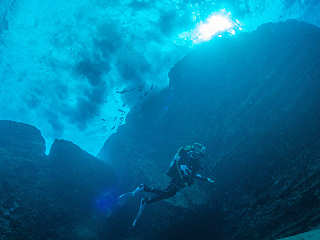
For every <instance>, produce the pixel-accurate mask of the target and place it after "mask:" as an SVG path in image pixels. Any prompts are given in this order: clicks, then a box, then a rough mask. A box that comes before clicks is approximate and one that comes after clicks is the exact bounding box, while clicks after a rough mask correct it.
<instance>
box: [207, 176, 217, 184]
mask: <svg viewBox="0 0 320 240" xmlns="http://www.w3.org/2000/svg"><path fill="white" fill-rule="evenodd" d="M207 181H208V182H209V183H215V182H216V181H215V180H213V179H211V178H209V177H208V178H207Z"/></svg>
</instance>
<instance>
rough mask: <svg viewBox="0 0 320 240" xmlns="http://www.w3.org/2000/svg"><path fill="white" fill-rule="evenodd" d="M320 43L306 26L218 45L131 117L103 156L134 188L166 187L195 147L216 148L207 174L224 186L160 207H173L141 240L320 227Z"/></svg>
mask: <svg viewBox="0 0 320 240" xmlns="http://www.w3.org/2000/svg"><path fill="white" fill-rule="evenodd" d="M319 41H320V29H318V28H316V27H314V26H311V25H308V24H304V23H299V22H296V21H289V22H285V23H279V24H266V25H263V26H261V27H260V28H259V29H258V30H256V31H255V32H253V33H244V34H241V35H239V36H237V37H236V38H232V39H217V40H214V41H212V42H210V43H208V44H204V45H202V46H200V47H199V48H197V49H195V50H194V51H192V53H191V54H189V55H188V56H186V57H185V58H184V59H183V60H182V61H180V62H179V63H178V64H177V65H176V66H175V67H174V68H173V69H172V71H171V72H170V74H169V77H170V87H169V88H168V89H166V90H164V91H162V92H160V93H158V94H154V95H153V96H151V97H150V98H149V99H148V100H147V101H146V102H145V103H144V104H142V106H139V107H137V108H136V109H134V110H133V111H132V112H131V113H130V114H129V116H128V119H127V124H126V125H124V126H123V127H122V128H121V129H120V130H119V132H118V133H117V134H115V135H114V136H112V137H111V138H110V139H109V140H108V141H107V142H106V143H105V146H104V148H103V149H102V151H101V153H100V157H101V158H103V159H104V160H106V161H108V162H110V163H111V164H112V165H113V167H114V169H115V170H116V172H117V174H118V175H119V176H120V178H121V180H122V187H123V188H124V189H132V188H133V187H134V186H135V185H137V184H139V183H141V182H145V183H149V184H153V185H155V186H164V185H165V184H166V182H167V180H168V179H167V178H166V176H165V174H164V172H165V171H166V169H167V166H168V164H169V162H170V159H171V157H172V156H173V155H174V153H175V151H176V150H177V148H178V147H179V146H181V145H183V144H189V143H190V142H194V141H198V142H202V143H204V144H206V145H207V146H208V149H209V156H208V158H207V159H205V160H204V164H205V166H206V168H205V170H204V174H205V175H212V176H214V177H215V178H216V180H217V184H216V185H215V186H214V187H212V186H209V185H206V184H199V185H196V186H194V187H193V188H191V189H189V190H187V191H184V192H183V193H180V194H179V195H178V196H177V197H176V198H175V199H173V200H172V201H171V202H163V203H160V204H158V205H154V206H152V207H151V206H150V208H151V209H157V208H158V209H162V208H163V207H164V206H166V205H167V206H171V208H170V209H169V210H168V211H167V212H166V214H167V217H165V214H164V213H163V212H162V211H161V214H160V216H157V215H154V214H153V215H152V214H151V211H153V210H150V212H149V213H146V214H145V215H144V216H143V218H142V220H141V222H142V223H141V225H140V227H141V229H140V230H141V231H143V229H145V228H146V227H147V226H146V225H145V224H144V222H148V224H149V228H152V229H153V231H152V230H150V231H152V232H153V235H149V236H148V237H145V238H143V237H144V236H143V234H142V235H139V236H140V237H141V239H148V238H149V239H151V238H150V236H152V239H161V237H159V236H163V234H164V235H165V236H166V237H167V239H194V238H195V237H199V238H202V239H205V238H207V237H208V236H214V237H215V239H229V240H230V239H237V240H242V239H246V240H249V239H260V240H263V239H266V240H267V239H276V238H280V237H285V236H288V235H291V234H295V233H299V232H302V231H306V230H308V229H310V228H312V227H314V226H316V225H318V224H320V218H319V217H318V216H319V213H320V195H319V191H318V189H319V186H320V165H319V158H320V151H319V149H320V148H319V147H320V146H319V144H320V112H319V103H320V94H319V92H320V82H319V78H320V48H319V47H318V45H319V44H318V43H319ZM181 208H182V209H185V212H183V213H182V212H179V209H181ZM154 211H156V210H154ZM178 212H179V214H180V216H181V214H183V216H184V217H181V219H182V220H181V221H178V220H176V219H171V218H170V216H177V215H178ZM193 213H197V214H193ZM195 216H197V217H196V218H195ZM194 219H196V221H194ZM190 223H192V224H190ZM159 225H161V226H162V228H161V227H160V228H161V229H160V230H159V231H158V228H157V227H156V226H159ZM181 226H185V227H181ZM186 229H187V230H186Z"/></svg>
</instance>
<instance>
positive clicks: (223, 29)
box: [182, 10, 242, 44]
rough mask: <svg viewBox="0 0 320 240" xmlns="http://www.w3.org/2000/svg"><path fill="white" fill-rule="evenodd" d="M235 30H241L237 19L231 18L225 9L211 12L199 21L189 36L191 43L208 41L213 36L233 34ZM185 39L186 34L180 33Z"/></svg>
mask: <svg viewBox="0 0 320 240" xmlns="http://www.w3.org/2000/svg"><path fill="white" fill-rule="evenodd" d="M236 30H240V31H241V30H242V29H241V27H240V22H239V20H233V19H232V17H231V13H230V12H226V11H225V10H222V11H219V12H215V13H213V14H211V15H210V16H209V17H208V18H207V19H206V20H205V21H201V22H200V23H199V24H198V25H197V27H196V28H195V29H194V30H193V31H192V32H191V33H190V32H189V34H190V35H189V34H188V35H189V36H190V37H191V40H192V42H193V43H195V44H196V43H201V42H205V41H210V40H211V39H212V38H213V37H215V36H217V37H222V36H223V34H224V33H228V34H230V35H235V34H236ZM182 36H183V37H184V38H185V39H187V38H186V35H185V34H184V35H182Z"/></svg>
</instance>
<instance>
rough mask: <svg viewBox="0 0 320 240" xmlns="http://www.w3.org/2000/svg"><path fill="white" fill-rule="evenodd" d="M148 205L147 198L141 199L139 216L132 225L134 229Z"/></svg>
mask: <svg viewBox="0 0 320 240" xmlns="http://www.w3.org/2000/svg"><path fill="white" fill-rule="evenodd" d="M146 204H147V202H146V200H145V198H141V201H140V206H139V211H138V214H137V216H136V218H135V219H134V221H133V223H132V227H133V228H135V226H136V224H137V222H138V220H139V218H140V217H141V215H142V212H143V210H144V209H145V207H146Z"/></svg>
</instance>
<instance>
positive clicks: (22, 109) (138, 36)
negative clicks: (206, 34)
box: [0, 0, 320, 154]
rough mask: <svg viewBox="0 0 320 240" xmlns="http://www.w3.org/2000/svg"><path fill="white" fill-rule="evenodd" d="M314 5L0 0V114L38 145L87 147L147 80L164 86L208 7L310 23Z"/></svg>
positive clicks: (254, 21)
mask: <svg viewBox="0 0 320 240" xmlns="http://www.w3.org/2000/svg"><path fill="white" fill-rule="evenodd" d="M319 9H320V5H319V3H318V2H317V1H313V0H309V1H307V0H306V1H300V0H299V1H298V0H297V1H293V0H292V1H289V0H287V1H280V0H279V1H271V0H270V1H268V0H265V1H255V2H253V1H227V0H225V1H222V2H215V1H184V0H177V1H147V0H139V1H138V0H121V1H120V0H115V1H103V0H90V1H89V0H88V1H85V0H82V1H68V2H65V1H55V2H54V3H52V2H51V1H36V0H32V1H31V0H28V1H14V0H2V1H1V3H0V34H1V40H0V53H1V54H0V57H1V60H0V79H1V82H2V84H1V88H0V98H1V99H0V100H1V101H0V104H1V106H0V107H1V109H2V111H1V112H0V118H1V119H10V120H16V121H22V122H26V123H30V124H32V125H35V126H37V127H38V128H39V129H41V131H42V133H43V135H44V137H45V138H46V140H47V151H48V150H49V147H50V145H51V143H52V142H53V140H54V139H55V138H64V139H68V140H71V141H73V142H75V143H77V144H78V145H80V146H81V147H82V148H84V149H85V150H87V151H88V152H90V153H92V154H97V153H98V152H99V150H100V148H101V147H102V145H103V143H104V141H105V140H106V139H107V138H108V136H110V134H112V133H114V132H116V131H117V128H118V127H119V126H120V125H122V124H124V123H125V117H126V114H127V113H128V112H129V111H130V108H131V107H132V106H134V105H135V104H138V103H139V102H141V101H142V100H143V98H144V97H145V96H146V95H147V94H148V92H149V91H150V88H151V87H152V90H151V91H159V90H160V89H163V88H165V87H166V86H168V77H167V74H168V72H169V70H170V68H171V67H172V66H173V65H174V64H175V63H176V62H178V61H179V59H181V58H182V57H183V56H184V55H185V54H187V53H188V51H189V50H190V48H192V46H193V45H194V44H193V43H192V40H191V39H190V33H191V32H192V31H194V30H195V29H197V26H198V25H199V24H200V22H206V19H207V18H208V17H210V16H211V15H212V14H213V13H217V12H220V11H221V10H225V11H226V12H227V13H229V14H231V15H230V17H231V18H232V20H234V21H235V20H238V21H239V23H240V24H241V28H242V29H243V31H252V30H254V29H255V28H257V27H258V26H259V25H261V24H263V23H266V22H270V21H273V22H276V21H283V20H285V19H288V18H295V19H301V20H304V21H307V22H309V23H313V24H316V25H318V24H320V17H319V14H318V12H319ZM186 36H187V37H186ZM215 37H217V36H215ZM123 90H128V92H127V93H126V94H119V93H118V92H119V91H120V92H121V91H123ZM13 93H14V94H13ZM8 102H10V103H11V104H7V103H8ZM119 109H121V112H119ZM122 111H123V112H122Z"/></svg>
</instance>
